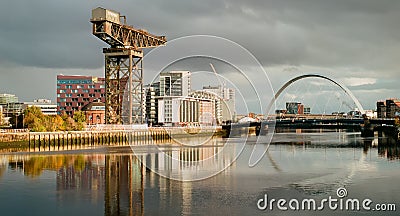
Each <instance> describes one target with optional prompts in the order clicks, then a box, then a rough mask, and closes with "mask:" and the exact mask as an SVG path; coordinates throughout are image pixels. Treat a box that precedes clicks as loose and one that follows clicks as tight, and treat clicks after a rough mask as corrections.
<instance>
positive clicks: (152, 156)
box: [0, 131, 400, 216]
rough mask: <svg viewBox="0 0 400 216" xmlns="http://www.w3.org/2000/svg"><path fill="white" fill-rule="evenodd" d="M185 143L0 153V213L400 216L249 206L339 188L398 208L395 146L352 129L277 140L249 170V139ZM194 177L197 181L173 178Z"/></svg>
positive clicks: (399, 168)
mask: <svg viewBox="0 0 400 216" xmlns="http://www.w3.org/2000/svg"><path fill="white" fill-rule="evenodd" d="M192 139H193V140H194V141H193V142H191V140H190V139H187V140H180V141H181V142H183V143H190V144H191V145H192V146H182V145H177V144H171V145H164V146H162V147H160V148H157V147H155V146H152V147H148V146H135V147H133V150H134V152H135V154H134V153H132V151H131V149H130V148H129V147H114V148H100V149H94V150H82V151H79V150H77V151H70V152H45V153H30V154H29V153H14V154H1V155H0V211H1V215H68V216H70V215H193V214H195V215H256V214H260V215H299V214H300V215H309V214H312V215H354V214H361V215H399V213H398V212H396V211H386V212H382V211H372V210H371V211H367V210H365V209H361V210H360V211H355V210H352V211H350V210H332V209H329V208H327V207H326V206H325V208H324V209H323V210H321V211H319V210H315V211H313V210H311V211H310V210H299V211H293V210H286V211H282V210H279V209H278V208H277V207H276V206H274V207H273V209H272V210H271V209H269V208H267V209H266V210H260V209H259V208H258V205H257V203H258V202H259V200H260V199H263V198H264V199H265V196H266V195H267V196H268V198H269V199H276V200H278V199H286V200H288V201H289V200H290V199H298V200H300V202H301V200H304V199H315V200H317V203H319V201H321V200H322V199H324V198H328V197H329V196H331V197H333V198H338V195H337V189H338V188H342V187H344V188H345V189H346V190H347V196H346V198H357V199H359V200H361V201H362V200H365V199H370V200H372V202H373V204H371V205H370V206H371V207H372V208H374V206H375V204H377V203H378V204H395V205H396V208H398V207H399V206H398V205H400V186H399V185H398V184H399V182H400V161H399V157H400V148H399V147H396V146H394V147H384V146H380V145H378V146H377V144H378V142H377V140H370V139H363V138H361V137H360V135H359V134H358V133H352V132H337V131H336V132H323V133H321V132H319V131H311V132H307V133H305V132H301V131H297V133H296V132H289V133H278V134H275V136H274V140H273V144H271V145H270V147H269V150H268V152H267V153H266V154H265V155H264V157H263V158H262V160H261V161H260V162H259V163H258V164H257V165H256V166H254V167H249V165H248V161H249V157H250V154H251V152H252V149H253V147H254V144H255V143H256V137H255V136H250V137H248V139H247V140H245V139H243V138H229V139H224V138H215V137H214V138H211V139H209V140H208V139H207V140H203V142H202V145H195V143H196V142H198V139H197V140H196V139H195V138H192ZM243 140H245V142H244V143H243ZM242 148H243V149H242ZM236 156H238V158H237V159H236V160H235V158H236ZM165 176H167V178H166V177H165ZM176 179H178V180H176ZM193 179H202V180H197V181H180V180H193ZM261 204H263V202H261ZM286 206H288V205H287V204H286ZM268 207H269V206H268Z"/></svg>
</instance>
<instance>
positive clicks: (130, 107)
mask: <svg viewBox="0 0 400 216" xmlns="http://www.w3.org/2000/svg"><path fill="white" fill-rule="evenodd" d="M121 17H123V18H124V22H123V23H121ZM90 22H91V23H93V28H92V33H93V35H94V36H96V37H98V38H99V39H100V40H102V41H104V42H106V43H107V44H108V45H110V47H108V48H104V49H103V53H104V57H105V88H106V95H105V97H106V98H105V106H106V123H107V124H135V123H136V124H142V123H144V120H145V114H144V113H145V112H144V108H143V104H144V91H143V66H142V59H143V51H142V48H153V47H158V46H162V45H165V43H166V42H167V40H166V38H165V36H156V35H153V34H150V33H148V32H147V31H146V30H142V29H135V28H134V27H132V26H130V25H127V24H126V17H125V16H121V15H120V13H118V12H116V11H113V10H108V9H104V8H101V7H98V8H95V9H93V10H92V18H91V19H90ZM124 96H127V97H124ZM123 106H124V107H127V108H123Z"/></svg>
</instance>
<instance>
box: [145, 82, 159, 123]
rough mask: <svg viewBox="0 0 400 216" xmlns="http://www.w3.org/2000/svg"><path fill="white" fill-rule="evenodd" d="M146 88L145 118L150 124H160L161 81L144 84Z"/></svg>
mask: <svg viewBox="0 0 400 216" xmlns="http://www.w3.org/2000/svg"><path fill="white" fill-rule="evenodd" d="M144 89H145V91H144V92H145V99H146V100H145V102H146V107H145V119H146V121H147V124H148V125H149V126H152V125H156V124H158V100H157V97H159V96H160V82H155V83H152V84H148V85H146V86H144Z"/></svg>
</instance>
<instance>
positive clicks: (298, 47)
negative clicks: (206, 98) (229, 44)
mask: <svg viewBox="0 0 400 216" xmlns="http://www.w3.org/2000/svg"><path fill="white" fill-rule="evenodd" d="M97 6H102V7H105V8H110V9H114V10H116V11H120V12H121V13H122V14H124V15H126V16H127V18H128V23H129V24H131V25H133V26H135V27H137V28H144V29H147V30H149V32H152V33H154V34H159V35H166V36H167V38H168V39H169V40H171V39H174V38H178V37H181V36H185V35H191V34H210V35H217V36H221V37H225V38H227V39H230V40H233V41H235V42H237V43H239V44H241V45H243V46H244V47H245V48H247V49H248V50H249V51H250V52H251V53H253V54H254V55H255V56H256V57H257V59H259V60H260V61H261V63H262V64H263V66H265V67H275V66H282V67H287V68H292V69H288V70H285V71H282V70H280V71H279V72H278V73H277V72H274V73H271V76H270V78H271V79H273V84H274V86H275V85H276V86H279V83H283V82H284V81H286V80H288V79H289V78H291V77H292V76H294V75H296V74H301V73H309V71H304V67H303V66H310V67H317V68H324V69H326V70H324V71H323V72H321V73H325V74H329V75H332V76H334V77H335V78H340V77H344V76H345V77H363V76H367V77H373V78H378V79H384V80H398V79H399V78H400V75H399V73H398V71H397V70H398V56H400V28H399V27H398V26H399V25H398V21H399V20H400V13H398V11H399V10H400V1H394V0H393V1H391V0H383V1H376V0H337V1H321V0H302V1H299V0H274V1H273V0H266V1H257V0H247V1H239V0H222V1H215V0H205V1H194V0H190V1H189V0H188V1H178V0H170V1H162V0H156V1H106V0H98V1H96V0H94V1H77V0H71V1H58V0H35V1H28V0H19V1H2V2H0V19H1V20H2V21H1V22H0V75H1V79H0V85H2V86H6V82H7V81H6V80H13V82H14V81H15V82H17V80H18V76H20V73H14V74H13V73H6V72H5V71H7V70H8V69H7V68H5V67H4V65H6V64H12V65H14V66H15V70H18V68H24V69H26V71H25V72H26V73H33V71H34V72H35V73H41V71H42V73H43V74H49V73H48V69H50V70H54V71H58V69H62V70H65V71H69V69H74V71H76V73H79V70H84V69H92V70H96V71H98V70H99V68H101V67H102V66H103V63H104V60H103V55H102V53H101V49H102V47H105V46H106V44H104V43H103V42H101V41H100V40H98V39H97V38H95V37H94V36H92V35H91V24H90V22H89V19H90V15H91V14H90V13H91V9H93V8H95V7H97ZM145 65H146V63H145ZM346 68H347V69H346ZM42 69H43V70H42ZM294 69H296V70H294ZM30 71H32V72H30ZM43 71H45V72H43ZM267 72H268V71H267ZM317 72H319V71H317ZM96 73H98V72H96ZM249 73H251V72H249ZM17 74H19V75H17ZM55 74H56V72H53V73H51V75H52V76H55ZM3 77H5V78H3ZM35 77H36V76H34V75H32V79H35ZM37 77H38V78H37V79H41V78H39V75H37ZM382 82H383V81H382ZM47 85H48V86H47ZM52 86H53V83H51V82H50V81H49V84H43V87H42V88H43V89H42V91H41V92H46V91H45V88H50V87H51V88H53V87H52ZM383 87H386V88H387V89H393V90H392V91H388V92H386V93H388V94H389V93H390V94H394V93H393V92H396V91H395V90H400V89H399V88H400V87H399V86H397V85H396V84H395V83H394V81H393V82H389V83H381V82H377V83H376V84H375V85H371V86H358V87H352V89H353V88H354V90H355V91H357V92H356V94H359V93H358V92H361V91H363V90H365V89H368V88H372V89H380V88H383ZM38 89H40V86H38ZM372 89H371V90H372ZM0 90H3V89H0ZM17 93H19V92H18V91H17ZM20 93H21V94H25V93H26V91H24V92H23V91H20ZM391 96H392V95H391ZM394 96H396V95H394ZM360 97H364V95H361V93H360ZM374 97H379V94H378V93H377V94H376V95H375V96H374ZM380 97H383V98H384V97H386V96H385V95H383V93H382V94H381V96H380ZM365 99H366V100H368V102H367V103H369V104H373V101H372V99H370V98H368V97H365Z"/></svg>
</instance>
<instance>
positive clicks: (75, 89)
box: [57, 75, 105, 115]
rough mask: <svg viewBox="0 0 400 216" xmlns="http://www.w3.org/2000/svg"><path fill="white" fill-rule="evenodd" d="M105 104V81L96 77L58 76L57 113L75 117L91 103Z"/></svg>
mask: <svg viewBox="0 0 400 216" xmlns="http://www.w3.org/2000/svg"><path fill="white" fill-rule="evenodd" d="M98 100H100V102H103V103H104V102H105V79H104V78H98V77H94V76H78V75H76V76H64V75H58V76H57V113H58V114H61V113H63V112H65V113H66V114H67V115H73V114H74V112H75V111H77V110H80V109H81V108H82V107H83V106H85V105H86V104H88V103H90V102H94V101H98Z"/></svg>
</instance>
